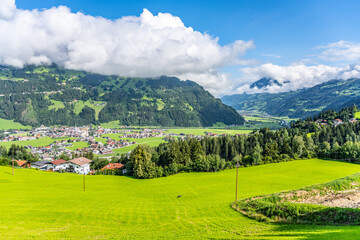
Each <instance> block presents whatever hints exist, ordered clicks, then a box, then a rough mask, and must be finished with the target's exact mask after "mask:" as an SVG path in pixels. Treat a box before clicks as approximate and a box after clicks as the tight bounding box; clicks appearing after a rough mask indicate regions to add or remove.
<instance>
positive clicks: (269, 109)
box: [222, 79, 360, 118]
mask: <svg viewBox="0 0 360 240" xmlns="http://www.w3.org/2000/svg"><path fill="white" fill-rule="evenodd" d="M222 100H223V102H224V103H225V104H227V105H230V106H233V107H234V108H235V109H236V110H242V111H245V110H246V111H259V112H265V113H267V114H270V115H273V116H289V117H291V118H305V117H309V116H313V115H314V114H317V113H319V112H321V111H323V110H326V109H334V110H339V109H341V108H343V107H348V106H352V105H354V104H357V105H360V104H359V103H360V79H350V80H331V81H328V82H325V83H322V84H319V85H316V86H314V87H311V88H306V89H302V90H298V91H291V92H285V93H274V94H270V93H257V94H246V93H245V94H235V95H231V96H224V97H223V98H222Z"/></svg>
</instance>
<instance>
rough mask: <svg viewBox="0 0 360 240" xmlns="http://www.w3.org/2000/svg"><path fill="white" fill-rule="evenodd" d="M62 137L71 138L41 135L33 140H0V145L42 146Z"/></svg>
mask: <svg viewBox="0 0 360 240" xmlns="http://www.w3.org/2000/svg"><path fill="white" fill-rule="evenodd" d="M63 139H71V138H50V137H43V138H39V139H35V140H27V141H11V142H0V145H2V146H5V147H7V148H9V147H10V146H11V145H13V144H16V145H20V146H26V145H31V146H34V147H40V146H41V147H44V146H47V145H49V144H50V143H53V142H54V141H57V140H63Z"/></svg>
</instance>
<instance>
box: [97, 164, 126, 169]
mask: <svg viewBox="0 0 360 240" xmlns="http://www.w3.org/2000/svg"><path fill="white" fill-rule="evenodd" d="M123 166H124V165H122V164H121V163H109V164H108V165H106V166H105V167H103V168H102V169H101V170H105V169H107V170H113V169H120V168H122V167H123Z"/></svg>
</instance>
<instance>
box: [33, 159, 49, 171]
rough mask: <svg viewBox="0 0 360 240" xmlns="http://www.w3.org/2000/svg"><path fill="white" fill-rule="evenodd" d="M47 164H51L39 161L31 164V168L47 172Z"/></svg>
mask: <svg viewBox="0 0 360 240" xmlns="http://www.w3.org/2000/svg"><path fill="white" fill-rule="evenodd" d="M47 163H49V161H37V162H33V163H31V164H30V167H31V168H38V169H40V170H47V165H46V164H47Z"/></svg>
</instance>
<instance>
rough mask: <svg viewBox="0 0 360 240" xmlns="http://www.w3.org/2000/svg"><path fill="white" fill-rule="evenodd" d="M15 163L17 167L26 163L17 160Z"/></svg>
mask: <svg viewBox="0 0 360 240" xmlns="http://www.w3.org/2000/svg"><path fill="white" fill-rule="evenodd" d="M16 162H17V164H18V166H19V167H22V166H23V165H24V164H25V163H26V161H23V160H17V161H16Z"/></svg>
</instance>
